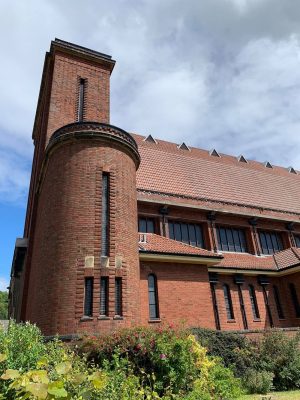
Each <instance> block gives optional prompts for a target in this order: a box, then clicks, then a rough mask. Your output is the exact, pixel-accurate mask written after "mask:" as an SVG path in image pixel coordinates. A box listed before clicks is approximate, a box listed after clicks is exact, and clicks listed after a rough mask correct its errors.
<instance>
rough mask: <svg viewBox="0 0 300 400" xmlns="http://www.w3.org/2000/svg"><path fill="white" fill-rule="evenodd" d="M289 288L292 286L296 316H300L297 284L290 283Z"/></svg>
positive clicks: (291, 291)
mask: <svg viewBox="0 0 300 400" xmlns="http://www.w3.org/2000/svg"><path fill="white" fill-rule="evenodd" d="M289 288H290V293H291V297H292V302H293V305H294V309H295V313H296V317H297V318H300V303H299V299H298V295H297V291H296V287H295V285H294V284H293V283H290V284H289Z"/></svg>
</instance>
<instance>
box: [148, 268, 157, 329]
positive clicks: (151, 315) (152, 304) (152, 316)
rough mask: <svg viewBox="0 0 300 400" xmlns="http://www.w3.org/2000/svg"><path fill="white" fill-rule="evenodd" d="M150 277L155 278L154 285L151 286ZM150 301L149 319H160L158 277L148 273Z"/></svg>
mask: <svg viewBox="0 0 300 400" xmlns="http://www.w3.org/2000/svg"><path fill="white" fill-rule="evenodd" d="M150 279H153V286H152V287H151V286H150ZM152 293H153V294H154V296H153V301H151V297H152V296H151V294H152ZM148 303H149V320H150V321H155V320H159V305H158V290H157V277H156V275H155V274H149V275H148ZM153 311H154V312H153Z"/></svg>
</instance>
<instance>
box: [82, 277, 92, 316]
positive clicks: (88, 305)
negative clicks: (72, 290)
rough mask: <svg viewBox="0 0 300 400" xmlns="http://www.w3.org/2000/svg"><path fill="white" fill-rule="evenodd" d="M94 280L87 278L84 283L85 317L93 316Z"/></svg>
mask: <svg viewBox="0 0 300 400" xmlns="http://www.w3.org/2000/svg"><path fill="white" fill-rule="evenodd" d="M93 282H94V279H93V278H85V281H84V315H85V316H86V317H92V316H93Z"/></svg>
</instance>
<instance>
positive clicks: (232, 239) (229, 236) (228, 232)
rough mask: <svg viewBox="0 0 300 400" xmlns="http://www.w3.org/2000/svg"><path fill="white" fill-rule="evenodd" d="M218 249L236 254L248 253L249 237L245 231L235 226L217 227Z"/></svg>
mask: <svg viewBox="0 0 300 400" xmlns="http://www.w3.org/2000/svg"><path fill="white" fill-rule="evenodd" d="M216 231H217V242H218V249H219V250H221V251H229V252H236V253H247V251H248V246H247V235H246V232H245V229H243V228H237V227H234V226H222V225H221V226H217V227H216Z"/></svg>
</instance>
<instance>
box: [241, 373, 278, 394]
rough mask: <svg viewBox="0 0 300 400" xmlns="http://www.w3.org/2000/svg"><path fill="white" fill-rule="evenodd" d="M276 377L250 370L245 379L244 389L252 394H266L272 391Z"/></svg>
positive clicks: (271, 374)
mask: <svg viewBox="0 0 300 400" xmlns="http://www.w3.org/2000/svg"><path fill="white" fill-rule="evenodd" d="M273 378H274V375H273V373H272V372H268V371H257V370H256V369H248V370H247V372H246V375H245V377H244V379H243V383H244V387H245V388H246V389H247V391H248V392H249V393H251V394H253V393H260V394H266V393H268V392H269V391H270V390H271V389H272V384H273Z"/></svg>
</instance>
